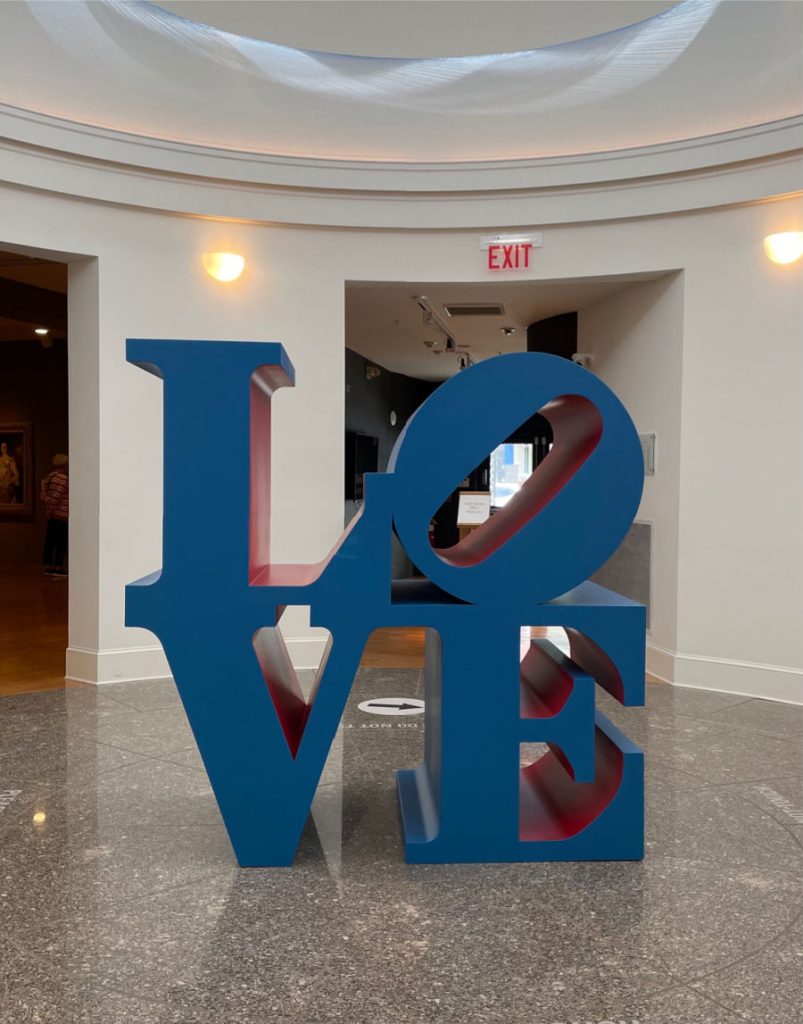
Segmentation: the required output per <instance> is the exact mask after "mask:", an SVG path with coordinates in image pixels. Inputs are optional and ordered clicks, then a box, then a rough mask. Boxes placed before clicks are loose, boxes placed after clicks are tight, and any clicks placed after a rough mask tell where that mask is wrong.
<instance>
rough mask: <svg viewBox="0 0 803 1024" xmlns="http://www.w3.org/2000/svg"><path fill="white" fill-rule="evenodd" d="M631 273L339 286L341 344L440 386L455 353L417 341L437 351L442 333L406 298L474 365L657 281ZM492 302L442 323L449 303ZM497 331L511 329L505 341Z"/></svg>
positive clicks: (453, 365)
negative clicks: (435, 320)
mask: <svg viewBox="0 0 803 1024" xmlns="http://www.w3.org/2000/svg"><path fill="white" fill-rule="evenodd" d="M659 276H660V275H658V274H632V275H627V276H616V277H613V276H612V277H606V278H602V277H596V278H577V279H575V280H562V281H509V282H508V281H505V282H497V281H492V282H488V283H487V284H476V283H466V282H462V283H459V284H449V283H440V284H432V283H422V282H400V283H394V284H387V283H377V282H373V281H372V282H350V283H348V284H347V285H346V345H347V346H348V348H351V349H353V350H354V351H355V352H359V354H360V355H361V356H365V358H366V359H370V360H371V361H372V362H375V363H378V364H379V365H380V366H384V367H385V368H386V369H388V370H394V371H395V372H396V373H404V374H407V376H409V377H419V378H420V379H422V380H445V379H446V378H447V377H451V376H452V375H453V374H454V373H456V372H457V370H458V355H457V354H456V355H453V354H451V353H449V352H443V353H442V354H440V355H436V354H434V352H433V350H432V349H430V348H429V347H428V346H427V345H426V344H425V342H427V341H432V342H434V343H435V345H434V348H443V347H444V342H445V336H444V333H443V332H442V331H441V330H439V329H438V328H437V327H435V326H427V325H426V324H425V323H424V315H423V313H422V311H421V309H420V308H419V306H418V304H417V302H416V301H415V298H414V296H418V295H425V296H426V297H427V298H428V300H429V303H430V305H431V307H432V308H433V309H434V311H435V312H436V313H437V314H438V316H439V318H440V319H441V320H443V321H444V323H445V324H446V325H447V326H448V327H449V329H450V331H451V333H452V337H453V338H454V340H455V343H456V344H457V345H458V346H461V345H465V346H468V348H460V349H458V354H459V353H463V352H468V353H470V355H471V357H472V358H473V359H474V361H475V362H480V361H481V360H482V359H487V358H489V357H490V356H494V355H498V354H501V353H503V352H523V351H526V348H527V326H528V325H529V324H531V323H534V322H535V321H536V320H542V319H544V318H545V317H549V316H556V315H557V314H559V313H570V312H572V311H574V310H578V311H579V310H581V309H583V308H584V307H585V306H588V305H590V304H591V303H592V302H596V301H598V300H599V299H601V298H603V297H604V296H606V295H610V294H612V293H613V292H616V291H619V290H620V289H622V288H625V287H627V286H628V285H632V284H634V283H638V282H639V281H646V280H651V279H654V278H656V277H659ZM486 302H487V303H499V304H501V305H502V306H504V308H505V313H504V315H502V316H498V317H497V316H489V317H476V318H463V317H453V318H451V319H450V318H449V316H448V315H447V314H446V312H445V310H444V306H445V305H446V304H451V303H486ZM503 327H515V328H516V333H515V334H513V335H511V336H510V337H507V336H506V335H505V334H504V333H503V332H502V328H503Z"/></svg>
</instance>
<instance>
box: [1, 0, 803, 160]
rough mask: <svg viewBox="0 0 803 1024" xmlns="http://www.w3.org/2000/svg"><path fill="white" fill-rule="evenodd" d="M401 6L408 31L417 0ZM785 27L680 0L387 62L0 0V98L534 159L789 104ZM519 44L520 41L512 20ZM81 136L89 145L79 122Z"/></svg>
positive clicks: (177, 135)
mask: <svg viewBox="0 0 803 1024" xmlns="http://www.w3.org/2000/svg"><path fill="white" fill-rule="evenodd" d="M501 2H504V0H501ZM336 5H337V0H332V6H333V7H335V6H336ZM300 6H306V5H304V4H301V5H300ZM378 6H379V7H383V6H384V4H382V3H380V4H379V5H378ZM519 6H520V7H521V8H523V9H526V10H531V11H532V12H535V13H538V12H539V11H540V10H541V7H540V5H539V4H530V3H522V4H520V5H519ZM564 6H565V7H566V8H567V10H571V11H574V4H573V2H567V3H566V4H565V5H564ZM599 6H600V7H602V8H607V7H608V5H607V4H600V5H599ZM613 6H615V7H616V8H617V10H620V5H619V4H616V5H613ZM626 6H632V7H634V8H635V7H636V6H637V5H635V4H633V5H626ZM361 7H362V8H365V9H366V11H365V16H364V17H356V18H355V17H353V16H352V17H350V18H349V19H345V18H344V22H343V25H344V30H345V29H346V28H347V37H348V41H349V43H350V45H349V47H348V48H349V49H351V50H352V51H359V50H360V49H361V48H362V45H361V41H363V40H367V42H366V43H365V47H366V48H369V49H370V47H371V46H372V45H374V43H372V42H371V40H372V39H373V36H372V34H371V33H372V29H371V24H372V21H371V18H372V17H373V15H370V16H369V14H368V10H367V9H369V8H371V7H372V5H371V4H362V5H361ZM445 7H446V9H447V10H452V9H453V10H454V11H459V10H462V7H461V5H460V4H459V2H455V3H454V4H451V3H447V4H446V5H445ZM470 8H471V11H472V13H471V14H470V16H467V17H464V18H462V19H461V18H460V17H458V16H456V15H454V16H453V17H452V18H451V21H450V20H449V19H448V18H447V19H446V20H445V21H444V22H443V27H444V30H448V31H452V32H453V33H454V35H455V37H456V38H457V37H465V39H467V35H466V33H469V31H470V32H474V31H475V30H476V31H477V32H478V38H479V39H480V40H481V41H483V45H484V46H488V47H490V46H491V40H490V29H489V30H488V38H487V39H484V38H483V32H482V26H483V25H484V24H486V22H487V21H488V20H489V19H491V20H492V18H493V12H494V11H495V10H496V9H497V4H496V3H494V2H486V0H477V2H476V3H473V4H470ZM407 9H408V15H407V16H408V18H409V19H411V20H415V19H418V20H419V21H420V22H421V30H420V34H421V35H422V37H423V36H425V35H426V32H427V27H426V25H425V24H424V19H425V17H428V15H427V14H426V12H427V11H428V9H429V5H428V4H427V3H423V2H422V3H407ZM522 16H523V14H522ZM433 17H434V15H433ZM278 20H279V19H278V18H277V21H278ZM578 20H579V19H578ZM589 25H590V23H589ZM582 28H583V25H581V24H578V25H574V26H573V27H572V32H571V34H572V35H575V34H578V33H579V34H582V31H581V30H582ZM801 29H803V3H783V2H776V0H765V2H760V3H757V2H752V0H747V2H743V3H732V2H720V0H683V2H682V3H678V4H676V5H675V6H673V7H670V8H669V10H666V11H664V13H662V14H659V15H658V16H656V17H653V18H650V19H648V20H647V21H644V22H640V23H638V24H636V25H633V26H630V27H625V28H618V29H616V30H615V31H611V32H608V33H606V34H604V35H598V36H593V37H591V38H588V39H582V40H579V41H577V42H564V43H562V44H561V45H556V46H551V47H546V48H542V49H529V50H519V52H515V53H510V52H505V53H487V54H484V55H479V56H477V55H474V56H462V57H440V58H430V59H427V58H421V59H416V58H412V59H406V60H402V59H399V58H376V57H361V56H343V55H338V54H327V53H313V52H310V51H307V50H301V49H294V48H290V47H287V46H282V45H277V44H275V43H271V42H265V41H262V40H258V39H252V38H248V37H245V36H239V35H234V34H232V33H228V32H224V31H221V30H219V29H216V28H211V27H209V26H207V25H202V24H198V23H195V22H192V21H189V20H184V19H182V18H179V17H176V15H174V14H172V13H170V12H168V11H166V10H164V9H163V8H161V7H158V6H156V5H154V4H150V3H143V2H141V0H127V2H124V0H103V2H89V0H70V2H68V3H67V2H65V3H60V2H53V0H36V2H22V0H8V2H0V105H3V104H4V105H5V106H6V107H8V108H11V109H12V110H13V111H14V112H15V113H17V114H18V113H19V112H20V111H25V112H33V113H34V114H43V115H48V116H51V117H57V118H60V119H63V120H67V121H71V122H76V123H79V124H82V125H89V126H93V127H94V128H98V129H108V130H113V131H116V132H125V133H129V134H132V135H135V136H138V137H146V138H150V139H154V140H159V141H160V142H161V141H162V140H167V141H170V142H175V143H178V144H181V145H191V146H206V147H213V148H214V149H215V151H216V152H222V151H232V150H234V151H237V152H238V153H240V152H248V153H253V154H261V155H265V156H272V157H277V158H304V159H307V160H321V159H326V160H329V159H337V160H348V161H367V162H391V163H393V162H396V163H413V164H419V163H420V164H426V165H431V164H436V165H439V164H456V163H460V162H479V161H483V162H486V161H506V160H520V159H522V160H523V159H539V158H546V157H559V156H567V155H572V154H584V153H598V152H608V151H619V150H623V149H630V148H633V147H640V146H649V145H655V144H659V143H673V142H676V141H678V140H684V139H689V138H699V137H704V136H709V135H711V134H715V133H720V132H728V131H735V130H738V129H742V128H746V127H750V126H754V125H763V124H766V123H769V122H775V121H778V120H782V119H786V118H792V117H794V116H796V115H799V114H800V113H801V110H802V109H803V62H801V59H800V38H801ZM465 39H464V44H463V46H461V47H460V48H464V46H465V45H466V44H465ZM518 39H519V41H518V44H517V45H518V46H519V47H522V46H531V45H532V41H531V37H529V36H527V34H526V33H524V32H522V35H521V36H520V37H518ZM475 41H476V39H475ZM503 43H504V46H505V47H509V46H510V45H511V42H510V40H509V39H507V41H503ZM330 45H331V44H330ZM495 45H499V44H498V43H496V44H495ZM33 120H35V118H34V119H33ZM80 140H81V143H80V144H83V145H86V146H88V147H89V148H91V143H92V132H88V133H82V134H81V136H80ZM75 144H76V145H77V144H79V143H78V142H76V143H75Z"/></svg>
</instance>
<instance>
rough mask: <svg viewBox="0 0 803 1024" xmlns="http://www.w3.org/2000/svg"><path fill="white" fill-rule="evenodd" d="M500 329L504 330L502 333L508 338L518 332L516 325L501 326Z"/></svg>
mask: <svg viewBox="0 0 803 1024" xmlns="http://www.w3.org/2000/svg"><path fill="white" fill-rule="evenodd" d="M499 330H500V331H501V332H502V334H504V335H505V337H506V338H509V337H510V335H511V334H515V333H516V328H515V327H500V328H499Z"/></svg>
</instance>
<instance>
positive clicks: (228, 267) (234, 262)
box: [203, 252, 245, 281]
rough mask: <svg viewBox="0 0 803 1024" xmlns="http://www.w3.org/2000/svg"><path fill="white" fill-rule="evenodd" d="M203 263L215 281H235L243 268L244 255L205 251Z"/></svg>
mask: <svg viewBox="0 0 803 1024" xmlns="http://www.w3.org/2000/svg"><path fill="white" fill-rule="evenodd" d="M203 264H204V270H205V271H206V272H207V274H209V276H210V277H214V278H215V280H216V281H236V280H237V278H238V277H239V276H240V274H242V272H243V270H244V269H245V256H240V254H239V253H236V252H205V253H204V255H203Z"/></svg>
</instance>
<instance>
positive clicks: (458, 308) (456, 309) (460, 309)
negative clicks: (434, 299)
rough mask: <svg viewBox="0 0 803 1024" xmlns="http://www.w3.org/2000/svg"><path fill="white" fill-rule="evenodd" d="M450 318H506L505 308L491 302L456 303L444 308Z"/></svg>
mask: <svg viewBox="0 0 803 1024" xmlns="http://www.w3.org/2000/svg"><path fill="white" fill-rule="evenodd" d="M443 308H444V309H445V310H446V312H447V313H448V314H449V316H504V315H505V307H504V306H500V305H499V303H491V302H455V303H451V304H449V305H444V307H443Z"/></svg>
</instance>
